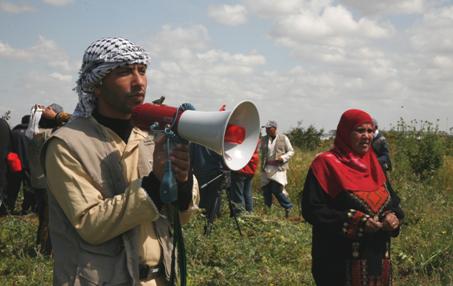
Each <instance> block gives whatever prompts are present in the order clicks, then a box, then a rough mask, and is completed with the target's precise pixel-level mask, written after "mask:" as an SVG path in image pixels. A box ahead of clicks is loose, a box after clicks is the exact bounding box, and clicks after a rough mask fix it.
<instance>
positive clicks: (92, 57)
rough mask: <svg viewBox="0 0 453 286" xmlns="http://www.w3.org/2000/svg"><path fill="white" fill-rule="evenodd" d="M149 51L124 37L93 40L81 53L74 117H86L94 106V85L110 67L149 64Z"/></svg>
mask: <svg viewBox="0 0 453 286" xmlns="http://www.w3.org/2000/svg"><path fill="white" fill-rule="evenodd" d="M149 60H150V58H149V54H148V53H147V52H146V51H145V50H144V49H143V48H141V47H140V46H137V45H135V44H133V43H132V42H130V41H129V40H126V39H123V38H116V37H111V38H104V39H100V40H97V41H95V42H93V43H92V44H91V45H90V46H89V47H88V48H87V49H86V50H85V54H84V55H83V62H82V67H81V68H80V71H79V79H78V80H77V83H76V84H77V85H76V87H75V88H74V90H75V91H76V92H77V94H78V96H79V102H78V104H77V106H76V109H75V110H74V113H73V117H89V116H90V115H91V113H92V112H93V110H94V108H95V106H96V97H95V96H94V89H95V87H96V86H97V85H98V84H99V83H100V82H101V80H102V79H103V78H104V76H106V75H107V74H108V73H109V72H110V71H112V70H113V69H115V68H117V67H119V66H123V65H131V64H146V65H148V63H149Z"/></svg>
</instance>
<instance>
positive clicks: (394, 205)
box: [380, 181, 404, 237]
mask: <svg viewBox="0 0 453 286" xmlns="http://www.w3.org/2000/svg"><path fill="white" fill-rule="evenodd" d="M385 185H386V188H387V191H388V192H389V194H390V202H389V204H388V205H387V207H386V208H385V211H384V212H383V213H382V216H381V217H380V220H381V221H382V220H383V219H384V216H385V215H387V213H388V212H393V213H395V215H396V217H397V218H398V219H399V221H400V226H399V227H398V228H397V229H396V230H394V231H392V232H390V236H392V237H397V236H398V235H399V233H400V230H401V223H402V221H403V219H404V212H403V210H402V209H401V206H400V198H399V196H398V195H397V194H396V192H395V191H394V190H393V188H392V185H391V184H390V182H389V181H387V182H386V183H385Z"/></svg>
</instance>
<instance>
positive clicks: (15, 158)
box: [6, 152, 22, 173]
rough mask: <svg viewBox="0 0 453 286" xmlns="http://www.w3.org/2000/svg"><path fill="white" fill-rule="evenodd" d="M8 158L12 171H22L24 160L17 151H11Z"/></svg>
mask: <svg viewBox="0 0 453 286" xmlns="http://www.w3.org/2000/svg"><path fill="white" fill-rule="evenodd" d="M6 160H7V161H8V166H9V168H10V170H11V171H13V172H15V173H19V172H22V162H21V161H20V158H19V155H17V153H13V152H9V153H8V155H6Z"/></svg>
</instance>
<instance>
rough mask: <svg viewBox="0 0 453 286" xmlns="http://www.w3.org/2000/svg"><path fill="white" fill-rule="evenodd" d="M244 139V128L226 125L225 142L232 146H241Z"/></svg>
mask: <svg viewBox="0 0 453 286" xmlns="http://www.w3.org/2000/svg"><path fill="white" fill-rule="evenodd" d="M244 139H245V128H243V127H241V126H239V125H234V124H228V126H227V128H226V131H225V138H224V140H225V142H228V143H232V144H241V143H242V142H244Z"/></svg>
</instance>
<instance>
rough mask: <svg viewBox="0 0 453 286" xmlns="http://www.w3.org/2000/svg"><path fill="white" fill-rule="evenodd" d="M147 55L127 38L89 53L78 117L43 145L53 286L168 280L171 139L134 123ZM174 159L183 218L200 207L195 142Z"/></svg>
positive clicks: (100, 43)
mask: <svg viewBox="0 0 453 286" xmlns="http://www.w3.org/2000/svg"><path fill="white" fill-rule="evenodd" d="M148 63H149V55H148V53H147V52H146V51H145V50H144V49H143V48H141V47H139V46H137V45H135V44H133V43H131V42H130V41H128V40H126V39H123V38H104V39H100V40H98V41H95V42H94V43H92V44H91V45H90V46H89V47H88V48H87V50H86V51H85V54H84V57H83V62H82V67H81V69H80V73H79V79H78V80H77V86H76V88H75V90H76V92H77V93H78V96H79V103H78V105H77V107H76V109H75V111H74V113H73V115H72V120H71V121H70V122H69V123H68V124H66V125H65V126H64V127H62V128H60V129H59V130H58V131H56V132H55V133H54V134H53V135H52V137H51V138H50V139H49V140H48V141H47V144H46V146H45V148H44V149H43V156H45V168H46V172H47V173H49V174H52V175H53V176H52V177H48V186H49V193H50V194H49V205H50V233H51V239H52V243H53V248H54V260H55V261H54V278H53V279H54V281H53V283H54V285H167V283H168V282H169V281H174V279H173V278H174V276H173V275H172V274H174V273H175V272H174V271H172V270H174V267H172V253H171V252H172V250H173V245H172V243H173V238H172V232H171V223H170V221H169V220H170V218H171V217H172V216H171V215H172V214H171V213H169V211H168V208H170V206H168V205H164V204H163V203H162V201H161V200H160V195H159V186H160V181H161V178H162V176H163V173H164V164H165V162H166V160H167V158H166V153H165V151H164V142H165V138H164V137H161V138H159V139H155V138H154V137H152V136H151V135H150V134H149V133H148V131H143V130H140V129H138V128H135V127H133V126H132V124H131V120H130V119H131V115H132V110H133V108H134V107H136V106H137V105H138V104H141V103H143V101H144V97H145V93H146V88H147V77H146V70H147V65H148ZM170 160H171V162H172V166H173V173H174V175H175V178H176V180H177V182H178V192H179V193H178V201H177V203H176V205H175V206H176V207H177V208H179V217H180V218H181V220H182V222H185V221H187V219H188V218H189V216H190V214H191V213H192V212H193V211H194V209H196V201H197V198H198V189H197V184H196V180H194V179H193V176H192V175H191V174H190V173H189V169H190V164H189V153H188V147H187V146H186V145H180V144H178V145H176V147H175V148H174V149H173V151H172V153H171V155H170Z"/></svg>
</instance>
